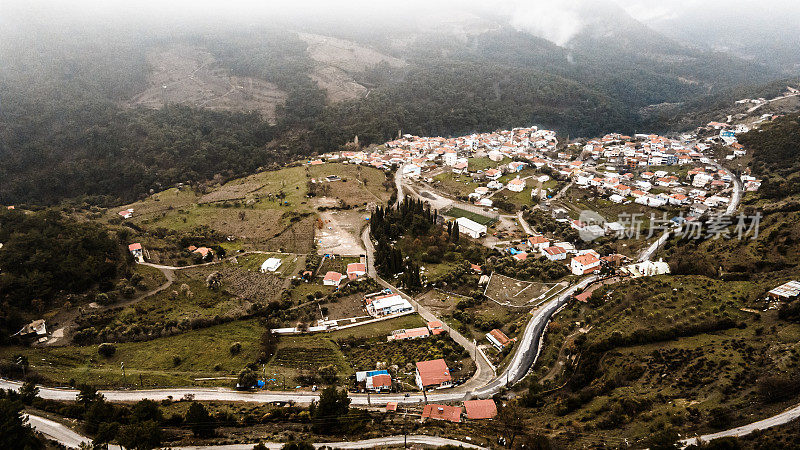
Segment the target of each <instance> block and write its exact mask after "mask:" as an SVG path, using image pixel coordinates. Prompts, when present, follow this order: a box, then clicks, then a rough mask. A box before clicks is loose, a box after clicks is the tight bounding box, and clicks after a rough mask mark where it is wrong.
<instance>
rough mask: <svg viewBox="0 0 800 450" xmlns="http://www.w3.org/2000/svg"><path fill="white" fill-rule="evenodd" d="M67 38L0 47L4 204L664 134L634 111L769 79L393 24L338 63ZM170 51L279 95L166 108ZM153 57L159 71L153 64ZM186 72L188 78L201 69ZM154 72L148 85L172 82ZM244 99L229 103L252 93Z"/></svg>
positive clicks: (256, 35) (283, 48)
mask: <svg viewBox="0 0 800 450" xmlns="http://www.w3.org/2000/svg"><path fill="white" fill-rule="evenodd" d="M33 31H37V30H33ZM38 31H41V30H38ZM38 31H37V32H38ZM311 31H314V30H311ZM65 33H66V31H64V32H63V34H62V32H61V31H60V30H55V31H54V32H52V33H49V34H45V36H47V37H46V38H44V39H43V40H42V41H40V42H37V45H36V47H35V48H33V47H31V45H30V44H29V43H27V41H25V40H24V39H9V40H6V41H4V42H2V43H0V60H2V61H8V63H7V64H3V65H2V66H0V90H1V91H2V92H3V98H2V103H0V178H2V179H3V181H4V182H3V183H2V184H0V204H16V203H26V202H27V203H34V204H55V203H58V202H60V201H62V200H65V199H75V198H80V199H83V200H85V201H88V202H90V203H93V204H102V205H112V204H120V203H126V202H130V201H132V200H135V199H137V198H139V197H141V196H142V195H146V194H148V193H149V192H150V191H151V190H154V191H158V190H161V189H163V188H165V187H168V186H170V185H173V184H174V183H177V182H192V183H195V182H204V181H208V180H211V179H216V180H224V179H228V178H230V177H233V176H241V175H245V174H248V173H251V172H253V171H255V170H256V169H258V168H259V167H268V166H271V165H273V164H279V163H283V162H286V161H289V160H293V159H296V158H298V157H301V156H307V155H311V154H315V153H321V152H326V151H331V150H337V149H339V148H340V147H341V146H342V145H343V144H345V143H347V142H349V141H352V140H353V138H354V137H355V136H356V135H357V136H358V137H359V142H361V143H362V145H364V144H366V145H369V144H373V143H381V142H384V141H385V140H387V139H390V138H392V137H394V136H395V135H396V134H397V132H398V131H400V130H402V131H403V132H404V133H412V134H417V135H444V136H447V135H454V134H463V133H470V132H473V131H486V130H493V129H498V128H511V127H515V126H521V125H540V126H544V127H547V128H551V129H556V130H558V131H559V132H561V133H564V134H566V135H569V136H572V137H579V136H594V135H597V134H601V133H604V132H608V131H618V132H626V133H632V132H634V131H637V130H642V129H649V130H651V131H661V130H663V129H664V128H666V127H665V126H664V124H663V123H662V122H661V120H662V119H663V116H660V115H647V114H645V115H643V114H641V111H642V110H645V109H646V108H648V107H649V105H653V104H661V103H664V102H668V103H669V102H671V103H672V104H677V103H681V102H687V101H690V100H691V99H694V98H697V97H701V96H705V95H707V94H708V93H710V92H716V91H718V90H720V89H725V88H730V87H731V86H735V85H736V84H737V83H741V82H743V81H744V80H749V81H751V82H758V81H760V80H767V79H769V77H770V76H772V74H770V73H769V71H761V70H759V69H760V68H759V67H757V66H754V65H752V64H749V63H746V62H743V61H740V60H735V59H733V58H730V57H726V56H722V55H714V54H705V53H698V52H694V51H690V50H687V49H680V48H679V49H678V50H675V49H672V47H669V46H666V47H665V46H655V47H653V49H651V51H648V52H643V53H642V54H632V53H629V52H622V51H620V50H619V49H616V48H615V47H613V46H610V47H609V46H601V47H598V48H599V49H600V50H598V48H590V47H587V45H588V44H586V43H584V44H583V45H582V47H581V48H583V49H584V50H582V49H581V48H575V49H567V48H563V47H559V46H556V45H555V44H552V43H550V42H548V41H546V40H544V39H541V38H537V37H535V36H533V35H531V34H528V33H524V32H521V31H517V30H514V29H512V28H510V27H503V26H499V27H496V28H495V29H492V30H491V31H486V32H481V33H475V34H470V35H468V36H467V37H465V38H463V39H461V38H459V39H454V38H453V36H451V35H448V34H446V33H437V32H432V31H420V30H416V29H413V28H411V29H408V30H407V29H403V28H399V27H395V28H392V29H387V30H385V33H383V34H380V33H378V32H376V31H373V32H365V33H362V34H357V33H356V34H353V35H352V36H349V38H351V39H353V40H352V41H347V42H348V44H347V45H348V46H350V47H348V48H346V49H344V50H340V53H341V55H324V54H323V55H320V54H319V52H317V53H313V54H312V53H310V52H309V51H308V50H307V49H308V42H307V41H304V40H303V39H302V38H301V35H300V34H299V33H298V32H297V31H295V30H290V29H287V28H282V27H280V26H275V27H268V28H265V27H254V26H252V27H243V28H242V29H239V30H228V31H220V30H219V29H216V28H211V27H202V26H198V27H196V28H195V29H192V31H191V32H187V31H173V30H170V32H168V33H167V32H162V33H161V34H159V33H155V34H154V35H148V34H147V33H144V32H142V31H141V30H137V31H130V32H128V33H121V34H114V33H112V32H111V30H103V29H99V30H98V29H87V30H81V31H80V32H78V37H80V39H66V36H65V35H64V34H65ZM342 35H343V36H345V37H348V34H347V33H346V32H342ZM17 38H19V37H18V36H17ZM316 39H317V40H318V41H320V42H324V41H325V37H324V36H323V37H319V36H318V35H317V37H316ZM337 42H345V41H337ZM397 42H402V45H398V44H397ZM171 45H180V46H183V47H177V48H179V49H180V48H184V49H185V48H190V49H202V52H201V53H200V55H207V56H208V57H210V58H213V59H214V61H213V64H214V66H215V67H218V70H222V71H228V72H229V75H230V77H239V78H229V79H224V78H223V79H221V80H222V81H221V82H222V85H223V86H222V87H219V86H217V85H215V86H216V87H217V88H218V89H224V90H228V89H229V90H230V92H234V93H236V92H237V91H238V90H241V89H244V86H237V85H236V83H247V82H248V80H249V81H250V82H251V83H261V82H263V83H269V86H273V87H274V89H277V90H278V92H276V93H275V94H274V96H273V97H271V101H275V99H277V98H280V99H284V100H283V102H282V103H281V104H278V105H277V108H274V106H275V105H274V104H272V107H273V108H274V109H275V117H264V116H262V115H260V114H257V113H254V112H252V111H250V110H246V109H245V108H244V107H243V108H242V109H241V110H236V109H235V108H231V107H230V104H229V103H226V104H225V108H219V107H217V108H211V110H209V108H210V106H209V108H206V107H204V105H206V104H210V103H208V102H210V101H211V100H214V99H215V98H217V97H219V96H218V95H217V94H216V93H214V94H213V95H215V96H217V97H214V98H211V99H209V100H208V101H203V102H198V101H196V100H193V101H184V102H177V101H176V102H175V104H173V105H170V104H169V102H165V100H164V99H166V98H167V96H166V95H165V96H164V97H163V98H159V90H160V89H163V90H164V92H167V91H169V92H170V95H179V94H180V91H178V92H177V94H176V93H175V92H173V91H172V89H175V88H174V83H184V84H186V85H187V86H191V85H192V80H193V78H192V77H193V76H194V75H192V73H195V72H194V71H192V70H188V69H184V70H185V71H184V72H181V74H180V76H181V77H184V76H185V78H182V79H175V80H174V79H171V78H158V79H152V75H153V70H155V68H154V67H152V64H154V62H153V61H156V62H157V63H158V64H161V63H165V64H166V63H169V64H170V65H171V66H170V67H172V66H175V67H180V65H181V64H184V63H187V61H188V62H191V63H198V62H197V61H192V60H187V61H180V60H177V61H172V60H168V61H166V62H165V61H164V58H175V57H176V55H179V54H180V52H176V51H175V49H174V48H172V51H171V52H167V53H158V52H162V51H163V49H164V48H165V47H166V48H171V47H169V46H171ZM337 45H338V44H337ZM342 45H344V44H342ZM598 45H600V44H598ZM358 46H360V47H358ZM353 47H358V48H360V49H361V50H360V51H362V52H365V51H373V50H371V49H372V48H374V49H376V50H377V51H378V52H383V54H384V55H385V58H389V59H392V58H393V60H394V61H400V63H394V64H389V63H386V61H385V60H378V62H376V63H375V64H365V63H360V64H337V61H338V60H337V58H347V57H348V52H351V53H353V55H358V53H354V52H355V50H353ZM662 47H664V48H662ZM198 51H199V50H198ZM154 52H156V53H157V54H159V55H160V59H158V58H157V59H155V60H153V59H152V55H153V53H154ZM659 52H673V53H674V54H672V56H669V55H670V54H671V53H670V54H667V53H664V54H662V53H659ZM676 52H677V53H676ZM328 56H330V57H328ZM349 57H350V58H351V59H352V55H351V56H349ZM198 64H201V65H200V66H198V70H199V69H200V68H202V67H204V66H202V64H206V63H198ZM189 69H191V67H189ZM159 70H161V72H159V76H160V77H164V76H166V77H169V76H172V75H170V72H169V70H167V69H164V68H163V67H162V68H159ZM164 70H166V72H164ZM215 70H217V69H215ZM326 71H327V72H326ZM213 73H216V72H213ZM213 73H212V75H213ZM321 73H327V74H328V75H331V74H334V75H335V76H341V77H344V78H343V79H342V80H339V81H340V82H342V83H348V82H352V83H356V84H357V86H358V87H359V88H360V89H362V90H363V91H364V92H365V93H364V94H363V96H361V97H358V96H356V97H346V98H345V99H343V100H342V99H341V98H340V97H337V98H339V100H338V101H333V98H334V97H332V94H331V93H330V92H328V91H326V89H325V88H323V87H321V85H320V84H318V83H317V82H316V81H315V79H316V80H319V79H320V78H319V77H320V76H321V75H320V74H321ZM173 75H175V76H178V75H177V74H173ZM331 76H333V75H331ZM348 79H350V80H351V81H347V80H348ZM226 80H229V81H226ZM197 81H198V83H201V81H202V82H205V81H208V80H197ZM216 81H217V82H220V80H216ZM328 81H329V82H330V81H331V80H328ZM162 83H164V84H163V86H162ZM227 83H231V86H229V87H228V86H227ZM334 84H335V83H334ZM198 86H201V88H200V89H199V90H197V89H195V90H194V91H192V94H193V95H194V94H197V93H198V92H200V93H201V94H202V92H203V88H202V86H205V85H203V84H202V83H201V84H199V85H198ZM265 86H266V85H265ZM327 86H328V87H329V88H331V86H332V85H331V84H330V83H328V84H327ZM250 87H252V86H250ZM264 89H268V88H267V87H265V88H264ZM143 92H144V93H146V94H142V93H143ZM242 92H245V93H244V94H242V93H236V95H245V96H248V95H251V94H249V92H250V91H242ZM253 92H255V93H258V92H261V91H259V90H258V89H257V88H256V89H255V90H254V91H253ZM354 92H361V91H354ZM140 94H141V95H146V98H147V99H149V100H148V101H149V103H147V102H145V104H146V105H150V106H153V105H158V104H161V103H167V106H166V107H163V108H161V109H159V110H154V109H149V108H146V107H143V106H141V104H140V103H137V102H136V101H133V100H132V99H134V98H137V95H140ZM222 95H223V96H224V95H227V94H222ZM265 95H267V94H265ZM169 98H178V99H179V98H180V97H169ZM250 100H255V102H256V103H255V104H258V99H250ZM265 101H266V100H265ZM252 104H253V103H252V102H251V103H248V105H251V106H252ZM267 106H269V105H267Z"/></svg>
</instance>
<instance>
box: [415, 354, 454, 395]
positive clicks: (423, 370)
mask: <svg viewBox="0 0 800 450" xmlns="http://www.w3.org/2000/svg"><path fill="white" fill-rule="evenodd" d="M415 378H416V381H417V386H419V388H420V389H423V390H424V389H431V388H433V389H439V388H445V387H450V386H452V385H453V378H452V377H451V376H450V369H449V368H448V367H447V363H446V362H444V360H443V359H434V360H430V361H420V362H418V363H417V370H416V373H415Z"/></svg>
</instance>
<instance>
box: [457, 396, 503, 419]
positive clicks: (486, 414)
mask: <svg viewBox="0 0 800 450" xmlns="http://www.w3.org/2000/svg"><path fill="white" fill-rule="evenodd" d="M464 409H466V411H467V419H491V418H492V417H494V416H496V415H497V405H496V404H495V403H494V400H492V399H486V400H467V401H465V402H464Z"/></svg>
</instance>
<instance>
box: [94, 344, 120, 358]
mask: <svg viewBox="0 0 800 450" xmlns="http://www.w3.org/2000/svg"><path fill="white" fill-rule="evenodd" d="M116 352H117V346H116V345H114V344H111V343H108V342H104V343H102V344H100V345H99V346H97V353H99V354H100V356H105V357H106V358H110V357H112V356H114V353H116Z"/></svg>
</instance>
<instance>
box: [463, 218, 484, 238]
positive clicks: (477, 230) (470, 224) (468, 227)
mask: <svg viewBox="0 0 800 450" xmlns="http://www.w3.org/2000/svg"><path fill="white" fill-rule="evenodd" d="M456 223H458V231H459V232H460V233H464V234H466V235H467V236H469V237H471V238H473V239H479V238H480V237H481V236H484V235H485V234H486V231H487V228H486V225H481V224H479V223H478V222H475V221H473V220H469V219H467V218H466V217H459V218H458V219H456Z"/></svg>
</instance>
